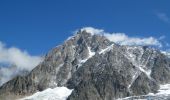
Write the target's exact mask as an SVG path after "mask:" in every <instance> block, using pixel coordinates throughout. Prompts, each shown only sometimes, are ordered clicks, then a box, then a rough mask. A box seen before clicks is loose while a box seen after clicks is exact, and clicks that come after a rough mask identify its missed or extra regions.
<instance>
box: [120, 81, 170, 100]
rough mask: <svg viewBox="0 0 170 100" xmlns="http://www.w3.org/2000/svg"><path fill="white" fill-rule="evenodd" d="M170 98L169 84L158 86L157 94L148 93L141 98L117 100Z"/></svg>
mask: <svg viewBox="0 0 170 100" xmlns="http://www.w3.org/2000/svg"><path fill="white" fill-rule="evenodd" d="M169 97H170V84H164V85H160V89H159V90H158V93H156V94H154V93H149V94H148V95H141V96H131V97H126V98H121V99H117V100H169V99H168V98H169Z"/></svg>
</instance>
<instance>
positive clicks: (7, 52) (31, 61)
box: [0, 42, 42, 85]
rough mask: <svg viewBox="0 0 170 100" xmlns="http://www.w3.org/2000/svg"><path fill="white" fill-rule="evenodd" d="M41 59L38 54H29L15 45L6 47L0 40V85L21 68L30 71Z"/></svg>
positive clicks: (16, 73)
mask: <svg viewBox="0 0 170 100" xmlns="http://www.w3.org/2000/svg"><path fill="white" fill-rule="evenodd" d="M41 61H42V58H41V57H39V56H31V55H29V54H28V53H27V52H26V51H22V50H20V49H18V48H16V47H11V48H7V47H6V46H5V44H4V43H2V42H0V66H1V68H0V75H1V76H0V85H1V84H2V83H4V82H6V81H8V80H10V79H11V78H12V77H13V76H15V75H18V74H19V72H20V71H22V70H25V71H31V70H32V69H33V68H34V67H36V66H37V65H38V64H39V63H40V62H41Z"/></svg>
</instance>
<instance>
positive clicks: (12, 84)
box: [0, 30, 170, 100]
mask: <svg viewBox="0 0 170 100" xmlns="http://www.w3.org/2000/svg"><path fill="white" fill-rule="evenodd" d="M169 67H170V62H169V58H168V57H166V56H165V55H164V54H162V53H161V52H160V51H158V50H156V49H153V48H149V47H146V46H122V45H118V44H115V43H113V42H111V41H110V40H108V39H107V38H106V37H104V36H103V35H100V34H93V33H89V32H87V31H86V30H79V31H78V32H77V34H75V35H74V36H73V37H71V38H69V39H67V40H66V41H65V42H64V43H63V45H59V46H57V47H55V48H53V49H52V50H51V51H50V52H49V53H48V54H47V55H46V56H45V59H44V61H43V62H41V63H40V64H39V65H38V66H37V67H35V68H34V69H33V70H32V71H31V72H30V73H29V75H27V76H24V77H22V76H18V77H16V78H14V79H12V80H10V81H9V82H7V83H6V84H4V85H3V86H1V87H0V98H4V100H8V99H9V100H10V98H8V97H7V96H8V95H14V96H13V97H15V98H18V97H19V98H20V96H27V95H30V94H33V93H35V92H37V91H43V90H45V89H47V88H55V87H62V86H66V87H68V88H69V89H74V90H73V92H72V94H71V95H70V96H69V97H68V100H80V99H83V100H96V99H97V100H112V99H117V98H123V97H127V96H134V95H144V94H148V93H150V92H153V93H156V92H157V90H158V89H159V85H160V84H164V83H168V82H169V81H170V74H169V72H170V68H169ZM161 76H163V77H161Z"/></svg>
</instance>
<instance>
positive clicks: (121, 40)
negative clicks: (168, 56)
mask: <svg viewBox="0 0 170 100" xmlns="http://www.w3.org/2000/svg"><path fill="white" fill-rule="evenodd" d="M83 30H85V31H86V32H88V33H91V34H92V35H94V34H101V35H104V36H106V37H107V38H108V39H109V40H110V41H113V42H115V43H118V44H120V45H149V46H158V47H162V44H161V42H160V41H159V39H156V38H154V37H152V36H150V37H143V38H140V37H130V36H128V35H126V34H125V33H108V32H104V30H102V29H95V28H92V27H85V28H82V29H81V31H83ZM161 39H163V37H161Z"/></svg>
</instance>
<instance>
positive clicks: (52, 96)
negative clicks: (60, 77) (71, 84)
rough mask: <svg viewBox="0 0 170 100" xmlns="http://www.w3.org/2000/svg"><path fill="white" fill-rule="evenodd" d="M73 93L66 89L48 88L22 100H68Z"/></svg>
mask: <svg viewBox="0 0 170 100" xmlns="http://www.w3.org/2000/svg"><path fill="white" fill-rule="evenodd" d="M72 91H73V90H70V89H68V88H66V87H56V88H54V89H51V88H48V89H46V90H44V91H42V92H37V93H35V94H33V95H32V96H29V97H25V98H23V99H20V100H66V99H67V98H68V96H69V95H70V94H71V93H72Z"/></svg>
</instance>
